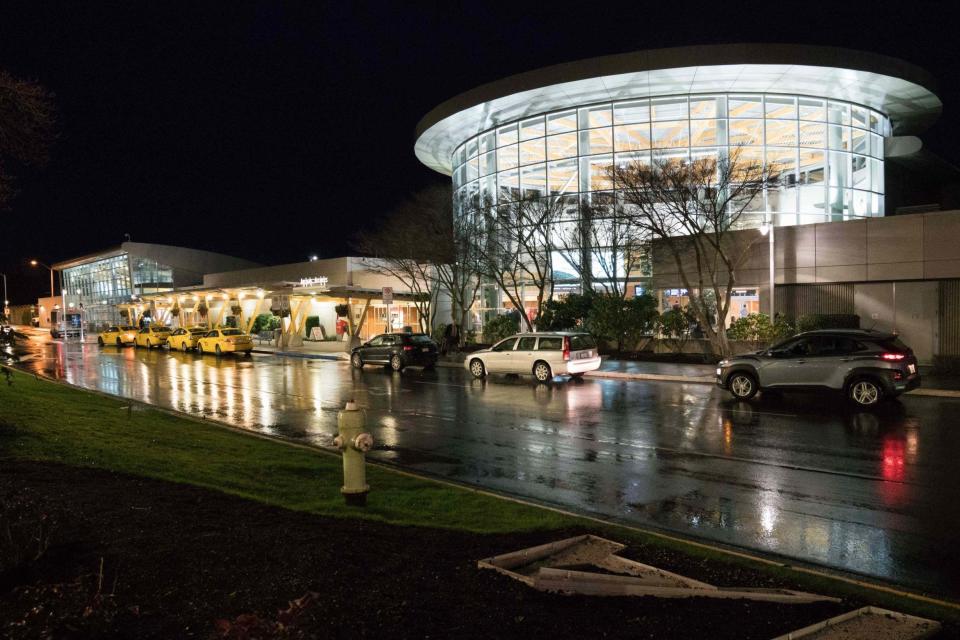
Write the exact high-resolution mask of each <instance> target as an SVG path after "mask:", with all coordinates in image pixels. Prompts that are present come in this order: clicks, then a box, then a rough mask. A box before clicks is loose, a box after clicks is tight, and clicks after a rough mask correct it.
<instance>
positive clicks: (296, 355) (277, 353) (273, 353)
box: [251, 349, 346, 362]
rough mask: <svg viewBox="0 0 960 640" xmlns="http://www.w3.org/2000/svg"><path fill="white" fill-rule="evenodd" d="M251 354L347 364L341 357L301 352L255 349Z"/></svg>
mask: <svg viewBox="0 0 960 640" xmlns="http://www.w3.org/2000/svg"><path fill="white" fill-rule="evenodd" d="M251 353H260V354H264V355H269V356H282V357H284V358H303V359H305V360H332V361H334V362H341V361H342V362H346V359H345V358H341V357H340V356H334V355H327V354H322V353H303V352H301V351H263V350H260V349H253V350H252V351H251Z"/></svg>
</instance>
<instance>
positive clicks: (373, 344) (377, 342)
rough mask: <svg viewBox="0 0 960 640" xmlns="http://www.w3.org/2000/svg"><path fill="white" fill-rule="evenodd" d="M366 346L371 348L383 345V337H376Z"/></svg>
mask: <svg viewBox="0 0 960 640" xmlns="http://www.w3.org/2000/svg"><path fill="white" fill-rule="evenodd" d="M367 344H369V345H370V346H371V347H379V346H381V345H382V344H383V336H377V337H376V338H374V339H373V340H371V341H370V342H368V343H367Z"/></svg>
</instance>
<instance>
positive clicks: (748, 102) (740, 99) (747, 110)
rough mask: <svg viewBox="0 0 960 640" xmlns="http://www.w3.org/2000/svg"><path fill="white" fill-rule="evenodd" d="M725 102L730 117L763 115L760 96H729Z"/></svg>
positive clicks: (756, 116)
mask: <svg viewBox="0 0 960 640" xmlns="http://www.w3.org/2000/svg"><path fill="white" fill-rule="evenodd" d="M727 104H728V105H729V112H730V117H731V118H762V117H763V102H762V101H761V100H760V96H730V98H729V99H728V100H727Z"/></svg>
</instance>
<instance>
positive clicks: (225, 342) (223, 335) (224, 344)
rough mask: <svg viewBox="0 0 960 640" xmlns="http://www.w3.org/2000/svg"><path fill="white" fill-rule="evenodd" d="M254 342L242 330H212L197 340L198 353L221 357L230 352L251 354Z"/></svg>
mask: <svg viewBox="0 0 960 640" xmlns="http://www.w3.org/2000/svg"><path fill="white" fill-rule="evenodd" d="M252 350H253V340H251V339H250V336H248V335H247V334H245V333H244V332H243V331H240V329H231V328H225V329H212V330H210V331H208V332H207V334H206V335H205V336H203V337H201V338H200V339H199V340H197V351H198V352H200V353H215V354H217V355H220V354H221V353H225V352H228V351H232V352H236V353H240V352H243V353H246V354H248V355H249V354H250V352H251V351H252Z"/></svg>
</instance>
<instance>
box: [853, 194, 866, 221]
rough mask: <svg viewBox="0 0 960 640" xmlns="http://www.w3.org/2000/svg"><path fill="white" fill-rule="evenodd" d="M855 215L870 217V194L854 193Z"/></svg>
mask: <svg viewBox="0 0 960 640" xmlns="http://www.w3.org/2000/svg"><path fill="white" fill-rule="evenodd" d="M853 215H855V216H867V215H870V194H869V193H868V192H866V191H854V192H853Z"/></svg>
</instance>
